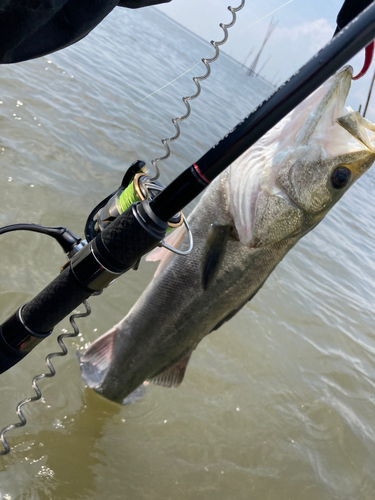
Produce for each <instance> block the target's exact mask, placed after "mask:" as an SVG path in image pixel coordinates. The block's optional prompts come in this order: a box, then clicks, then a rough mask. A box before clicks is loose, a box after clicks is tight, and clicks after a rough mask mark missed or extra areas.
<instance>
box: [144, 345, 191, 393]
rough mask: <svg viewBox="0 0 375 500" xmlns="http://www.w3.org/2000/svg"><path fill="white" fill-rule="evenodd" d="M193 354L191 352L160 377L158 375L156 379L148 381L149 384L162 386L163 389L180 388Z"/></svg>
mask: <svg viewBox="0 0 375 500" xmlns="http://www.w3.org/2000/svg"><path fill="white" fill-rule="evenodd" d="M191 353H192V351H189V352H188V353H187V354H185V355H184V356H183V357H182V358H181V359H179V360H178V361H177V362H176V363H173V365H171V366H169V367H168V368H167V369H166V370H164V371H163V372H161V373H159V375H156V377H153V378H151V379H149V380H147V382H149V383H150V384H154V385H161V386H162V387H178V386H179V385H180V384H181V382H182V381H183V379H184V375H185V371H186V367H187V365H188V363H189V360H190V356H191Z"/></svg>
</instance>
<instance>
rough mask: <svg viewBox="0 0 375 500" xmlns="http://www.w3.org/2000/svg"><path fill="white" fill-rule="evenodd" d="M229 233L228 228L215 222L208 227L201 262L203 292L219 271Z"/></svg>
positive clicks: (229, 228)
mask: <svg viewBox="0 0 375 500" xmlns="http://www.w3.org/2000/svg"><path fill="white" fill-rule="evenodd" d="M230 231H231V227H230V226H220V225H219V224H218V223H217V222H214V223H213V224H212V225H211V227H210V231H209V233H208V237H207V241H206V245H205V248H204V251H203V260H202V287H203V290H207V288H208V287H209V286H210V285H211V283H212V282H213V281H214V279H215V278H216V276H217V274H218V272H219V270H220V266H221V263H222V262H223V258H224V254H225V249H226V247H227V243H228V238H229V235H230Z"/></svg>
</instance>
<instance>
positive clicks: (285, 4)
mask: <svg viewBox="0 0 375 500" xmlns="http://www.w3.org/2000/svg"><path fill="white" fill-rule="evenodd" d="M292 2H294V0H288V1H287V2H285V3H284V4H282V5H280V6H279V7H277V8H276V9H274V10H272V11H271V12H269V13H268V14H266V15H265V16H263V17H261V18H259V19H257V20H256V21H255V22H253V23H252V24H250V25H249V26H247V27H246V28H245V29H243V30H242V31H241V32H240V33H238V34H237V35H235V36H233V38H232V40H234V39H236V38H238V37H239V36H240V35H242V33H244V32H245V31H247V30H249V29H250V28H252V27H253V26H256V25H257V24H259V23H260V22H262V21H264V19H267V18H268V17H269V16H272V15H273V14H274V13H275V12H277V11H279V10H281V9H282V8H284V7H286V6H287V5H289V4H290V3H292ZM205 59H207V58H205ZM201 63H202V60H200V61H198V62H197V63H196V64H194V66H192V67H191V68H189V69H187V70H186V71H184V72H183V73H181V74H180V75H179V76H177V77H176V78H174V79H173V80H171V81H169V82H168V83H166V84H165V85H163V86H161V87H160V88H158V89H156V90H154V91H153V92H151V93H150V94H148V95H146V96H145V97H142V99H140V100H139V101H137V102H135V103H134V104H132V106H131V107H130V108H129V110H128V113H127V114H128V119H129V121H130V125H131V126H132V127H133V129H134V131H135V133H136V134H137V136H138V137H139V135H140V134H139V133H138V127H137V125H136V124H135V123H134V121H133V120H132V118H131V117H130V114H131V113H132V111H133V109H134V108H135V107H136V106H138V104H140V103H141V102H143V101H145V100H146V99H149V98H150V97H152V96H154V95H155V94H157V93H159V92H161V91H162V90H164V89H165V88H167V87H169V85H172V83H174V82H176V81H177V80H179V79H180V78H182V77H183V76H185V75H187V74H188V73H190V71H192V70H193V69H194V68H196V67H197V66H199V65H200V64H201Z"/></svg>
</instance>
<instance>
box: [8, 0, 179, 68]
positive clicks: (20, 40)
mask: <svg viewBox="0 0 375 500" xmlns="http://www.w3.org/2000/svg"><path fill="white" fill-rule="evenodd" d="M169 1H170V0H0V64H4V63H15V62H20V61H25V60H27V59H34V58H35V57H40V56H44V55H46V54H49V53H51V52H54V51H56V50H59V49H62V48H64V47H67V46H68V45H71V44H72V43H75V42H77V41H78V40H81V38H83V37H85V36H86V35H87V34H88V33H90V31H91V30H92V29H94V28H95V26H97V25H98V24H99V23H100V22H101V21H102V20H103V19H104V18H105V17H106V16H107V15H108V14H109V13H110V12H111V11H112V10H113V9H114V8H115V7H116V6H119V7H128V8H130V9H138V8H140V7H147V6H150V5H156V4H161V3H166V2H169ZM114 36H115V35H114Z"/></svg>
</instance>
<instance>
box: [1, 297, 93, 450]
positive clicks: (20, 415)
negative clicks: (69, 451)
mask: <svg viewBox="0 0 375 500" xmlns="http://www.w3.org/2000/svg"><path fill="white" fill-rule="evenodd" d="M83 305H84V306H85V308H86V312H84V313H77V314H72V315H71V316H70V318H69V321H70V324H71V325H72V328H73V330H74V332H73V333H63V334H61V335H59V336H58V337H57V342H58V344H59V346H60V347H61V351H59V352H53V353H51V354H48V356H47V357H46V364H47V366H48V368H49V373H42V374H40V375H36V376H35V377H34V378H33V381H32V387H33V389H34V391H35V394H36V396H33V397H31V398H26V399H23V400H22V401H20V402H19V403H18V405H17V408H16V414H17V416H18V418H19V420H20V421H19V422H17V423H15V424H10V425H8V426H7V427H4V429H2V430H1V432H0V441H1V443H2V444H3V447H4V451H0V455H7V454H8V453H9V452H10V446H9V444H8V441H7V440H6V438H5V433H7V432H8V431H10V430H12V429H15V428H17V427H24V426H25V425H26V423H27V420H26V417H25V415H24V414H23V412H22V410H21V408H22V406H24V405H26V404H28V403H31V402H33V401H39V400H40V399H41V398H42V392H41V390H40V389H39V386H38V384H37V382H38V381H39V380H42V379H44V378H50V377H54V376H55V375H56V370H55V368H54V366H53V364H52V362H51V359H52V358H54V357H56V356H66V355H67V353H68V349H67V347H66V345H65V344H64V341H63V339H66V338H74V337H77V336H78V334H79V328H78V326H77V324H76V322H75V319H77V318H85V317H87V316H89V315H90V314H91V307H90V306H89V303H88V302H87V300H85V301H84V302H83Z"/></svg>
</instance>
